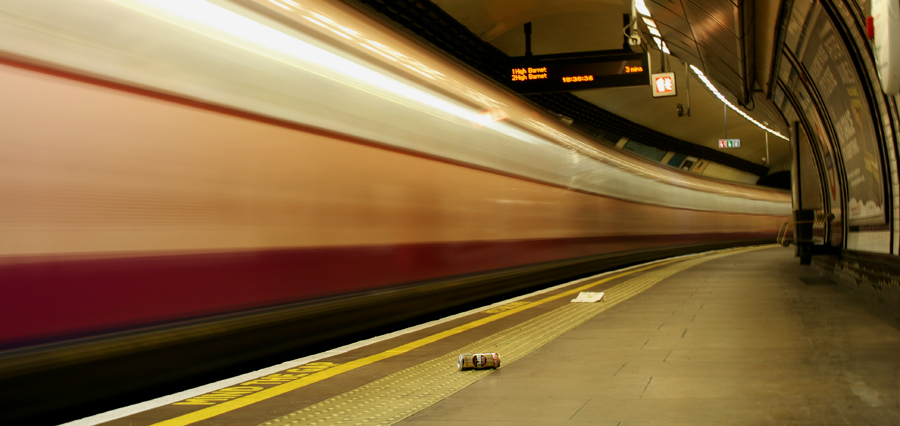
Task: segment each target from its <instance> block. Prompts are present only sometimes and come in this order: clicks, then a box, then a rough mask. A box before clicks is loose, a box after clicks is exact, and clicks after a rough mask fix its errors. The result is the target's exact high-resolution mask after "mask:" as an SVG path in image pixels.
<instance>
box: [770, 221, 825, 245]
mask: <svg viewBox="0 0 900 426" xmlns="http://www.w3.org/2000/svg"><path fill="white" fill-rule="evenodd" d="M832 220H834V213H828V214H825V213H819V214H818V215H816V218H815V219H814V220H790V221H787V222H784V223H782V224H781V229H779V230H778V237H777V238H776V241H777V242H778V244H779V245H781V246H782V247H787V246H789V245H791V243H793V242H794V240H793V236H792V238H791V240H790V241H788V242H787V243H785V239H787V230H788V227H789V226H791V225H801V224H807V223H811V224H813V226H815V225H823V226H824V225H827V224H829V223H831V221H832Z"/></svg>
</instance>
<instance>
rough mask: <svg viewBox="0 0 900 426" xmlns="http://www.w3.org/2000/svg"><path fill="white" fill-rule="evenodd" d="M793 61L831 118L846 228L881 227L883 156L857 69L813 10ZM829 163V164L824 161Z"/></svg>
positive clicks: (834, 33) (824, 19)
mask: <svg viewBox="0 0 900 426" xmlns="http://www.w3.org/2000/svg"><path fill="white" fill-rule="evenodd" d="M810 20H811V22H810V25H809V27H808V28H809V31H808V34H806V40H804V43H802V46H801V48H800V51H799V52H797V57H798V58H800V60H801V62H802V63H803V66H804V67H805V68H806V70H807V72H808V73H809V75H810V77H811V78H812V82H813V84H814V86H815V87H816V90H817V91H818V93H819V96H821V98H822V101H823V103H824V106H825V110H826V111H825V112H826V113H827V115H828V116H829V117H830V118H831V122H832V123H833V125H834V131H835V134H836V135H837V142H838V145H840V151H841V157H842V161H843V165H844V171H845V172H846V178H847V198H848V203H847V210H846V212H845V214H846V219H847V221H848V222H849V224H850V225H878V224H883V223H885V215H884V184H883V174H882V170H881V154H880V150H879V147H878V140H877V139H876V133H875V126H874V123H873V122H872V118H871V117H872V116H871V113H870V111H869V107H868V104H867V102H866V99H865V93H864V92H863V86H862V84H861V83H860V79H859V76H858V75H857V73H856V69H855V68H854V67H853V62H852V61H851V59H850V55H849V52H848V51H847V48H846V46H844V43H843V41H842V40H841V38H840V35H839V34H838V33H837V31H836V30H835V28H834V25H833V24H832V23H831V20H830V19H829V18H828V15H827V14H826V13H824V11H823V10H822V6H820V5H816V6H815V9H814V10H813V12H812V15H811V17H810ZM826 160H828V159H826Z"/></svg>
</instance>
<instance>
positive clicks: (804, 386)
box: [71, 246, 900, 426]
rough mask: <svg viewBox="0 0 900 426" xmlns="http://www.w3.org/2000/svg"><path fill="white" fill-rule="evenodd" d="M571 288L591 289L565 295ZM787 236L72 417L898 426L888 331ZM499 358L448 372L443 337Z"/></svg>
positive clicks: (118, 421) (897, 359) (899, 361)
mask: <svg viewBox="0 0 900 426" xmlns="http://www.w3.org/2000/svg"><path fill="white" fill-rule="evenodd" d="M580 292H604V298H603V300H601V301H598V302H594V303H573V302H572V300H573V299H575V298H576V297H577V296H578V294H579V293H580ZM886 318H887V317H886V316H884V315H881V314H880V313H879V312H877V311H875V310H874V309H873V308H872V307H871V306H870V305H869V304H868V303H867V302H865V301H862V300H860V299H857V298H855V297H854V296H851V295H850V294H848V293H846V292H845V291H844V290H842V289H841V288H840V287H838V286H837V285H834V284H832V283H830V282H828V281H826V280H825V279H824V278H820V277H818V276H817V275H816V274H815V273H814V272H813V271H811V270H810V269H809V267H808V266H801V265H800V264H799V261H798V260H797V259H796V258H794V256H793V251H792V250H791V249H785V248H781V247H772V246H767V247H751V248H740V249H730V250H723V251H716V252H708V253H703V254H699V255H693V256H686V257H680V258H675V259H668V260H665V261H660V262H655V263H651V264H646V265H640V266H636V267H632V268H629V269H624V270H621V271H615V272H610V273H606V274H603V275H600V276H596V277H591V278H588V279H583V280H579V281H576V282H573V283H569V284H566V285H563V286H558V287H554V288H553V289H549V290H546V291H544V292H541V293H536V294H531V295H527V296H525V297H522V298H518V299H515V300H511V301H507V302H506V303H503V304H498V305H496V306H491V307H488V308H485V309H482V310H477V311H473V312H469V313H466V314H461V315H458V316H456V317H452V318H449V319H447V320H445V321H440V322H435V323H431V324H426V325H423V326H421V327H417V328H414V329H411V330H408V331H407V332H405V333H398V334H397V335H394V336H386V337H385V338H383V339H376V340H375V341H372V342H362V343H360V344H358V345H352V346H351V347H347V348H343V349H341V350H336V351H333V352H330V353H325V354H321V355H319V356H317V357H311V358H308V359H303V360H297V361H296V362H293V363H286V364H283V365H279V366H275V367H272V368H271V369H268V370H264V371H260V372H256V373H251V374H248V375H245V376H241V377H237V378H234V379H231V380H228V381H223V382H219V383H216V384H211V385H209V386H207V387H204V388H201V389H195V390H191V391H186V392H184V393H180V394H177V395H172V396H170V397H167V398H162V399H160V400H155V401H150V402H148V403H146V404H143V405H141V406H136V407H127V408H124V409H122V410H117V411H116V412H111V413H107V414H103V415H100V416H95V417H94V418H88V419H84V420H81V421H76V422H73V423H71V424H72V425H75V424H79V425H87V424H105V425H115V426H120V425H122V426H124V425H132V426H138V425H140V426H143V425H166V426H174V425H198V426H209V425H223V426H224V425H389V424H399V425H408V426H464V425H483V426H499V425H510V424H522V425H581V424H583V425H609V426H613V425H622V426H625V425H653V424H658V425H693V426H699V425H773V424H779V425H863V424H865V425H897V424H900V330H898V327H897V324H894V323H892V322H890V321H889V320H888V319H886ZM473 352H474V353H480V352H496V353H498V354H499V355H500V360H501V364H500V368H498V369H496V370H494V369H488V370H467V371H458V369H457V355H458V354H460V353H473Z"/></svg>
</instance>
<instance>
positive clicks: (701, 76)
mask: <svg viewBox="0 0 900 426" xmlns="http://www.w3.org/2000/svg"><path fill="white" fill-rule="evenodd" d="M691 70H693V71H694V74H697V78H699V79H700V81H702V82H703V84H705V85H706V87H707V88H709V90H710V91H712V93H713V95H716V97H717V98H719V100H721V101H722V102H724V103H725V105H728V107H729V108H731V109H732V110H733V111H734V112H736V113H738V114H740V115H741V116H742V117H744V118H746V119H747V120H748V121H750V122H751V123H753V124H755V125H757V126H759V127H760V128H761V129H763V130H765V131H767V132H769V133H771V134H773V135H775V136H778V137H779V138H781V139H784V140H786V141H789V140H790V139H788V138H786V137H784V135H782V134H781V133H778V132H776V131H774V130H772V129H770V128H768V127H766V126H765V125H764V124H762V123H760V122H759V121H756V120H754V119H753V117H750V116H749V115H747V113H745V112H744V111H741V110H740V109H738V108H737V107H736V106H734V105H733V104H732V103H731V102H728V99H725V96H724V95H722V94H721V93H719V91H718V90H717V89H716V86H714V85H713V84H712V82H711V81H710V80H709V79H708V78H706V75H705V74H703V71H700V69H699V68H697V67H695V66H693V65H691Z"/></svg>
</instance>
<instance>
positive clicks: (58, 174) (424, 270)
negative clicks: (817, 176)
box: [0, 0, 791, 418]
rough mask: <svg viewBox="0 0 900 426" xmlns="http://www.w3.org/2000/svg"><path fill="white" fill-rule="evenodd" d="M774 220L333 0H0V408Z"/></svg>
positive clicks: (755, 198) (747, 191) (307, 338)
mask: <svg viewBox="0 0 900 426" xmlns="http://www.w3.org/2000/svg"><path fill="white" fill-rule="evenodd" d="M790 213H791V206H790V197H789V195H788V194H786V193H783V192H777V191H768V190H763V189H759V188H752V187H747V186H739V185H734V184H729V183H724V182H719V181H714V180H710V179H706V178H702V177H699V176H695V175H691V174H688V173H683V172H680V171H677V170H672V169H668V168H665V167H662V166H660V165H657V164H653V163H650V162H646V161H644V160H642V159H639V158H637V157H632V156H630V155H628V154H623V153H622V152H620V151H617V150H616V149H614V148H613V147H611V146H607V145H604V144H602V143H600V142H597V141H595V140H592V139H591V138H590V137H588V136H586V135H584V134H582V133H580V132H579V131H577V130H574V129H572V128H570V127H568V126H566V125H565V124H564V123H561V122H560V121H559V120H558V119H557V118H556V117H554V116H552V115H550V114H547V113H545V112H543V111H541V110H539V109H538V108H536V107H535V106H533V105H532V104H530V103H528V102H527V101H524V100H522V99H520V98H518V97H516V96H514V95H512V94H511V92H510V91H508V90H507V89H505V88H503V87H500V86H498V85H496V84H494V83H492V82H489V81H487V80H486V79H484V78H481V77H479V76H478V75H477V73H474V72H472V71H471V70H468V69H466V68H465V67H464V66H461V65H460V64H458V63H456V62H454V61H453V60H451V59H448V58H446V57H445V56H443V55H441V54H440V53H438V52H436V51H435V50H433V49H431V48H430V47H427V46H423V45H422V44H421V43H419V42H416V41H413V40H410V39H407V38H405V37H403V36H399V35H397V34H396V32H395V31H394V30H392V29H390V28H388V27H387V26H385V25H384V24H382V23H379V22H376V21H374V20H372V19H371V18H369V17H367V16H365V15H364V14H362V13H360V12H358V11H357V10H355V9H354V8H352V7H350V6H348V5H346V4H343V3H340V2H335V1H326V0H313V1H302V2H301V1H300V0H296V1H292V0H233V1H226V0H206V1H203V0H66V1H64V2H60V1H56V0H4V1H2V2H0V285H2V287H0V288H2V290H0V291H2V294H0V324H2V325H0V349H2V350H3V351H2V352H0V392H2V393H3V395H0V396H2V398H4V400H5V401H6V402H7V403H10V402H11V401H13V402H14V401H18V402H17V403H16V405H18V406H20V407H21V409H19V411H15V410H14V411H15V412H13V411H10V412H7V414H10V413H12V415H20V416H27V415H31V414H34V413H35V412H38V411H40V410H52V409H56V408H59V407H57V406H55V405H53V404H52V403H50V402H48V400H49V398H48V397H47V395H48V393H47V392H50V393H51V394H52V390H48V389H51V388H52V387H53V386H55V384H59V383H63V382H64V381H65V380H78V381H80V383H82V384H83V385H82V386H81V387H80V389H85V388H86V387H87V385H84V384H85V383H93V385H91V387H93V388H95V389H99V390H98V391H97V392H95V393H99V394H100V395H92V396H86V395H85V396H81V395H71V394H66V395H58V397H59V398H58V399H59V400H60V401H62V402H59V403H57V405H59V406H72V405H74V404H78V403H84V402H86V401H89V399H90V398H97V397H102V396H103V395H102V394H104V393H106V394H109V395H112V394H115V393H123V392H130V391H133V390H134V389H133V386H136V385H132V384H131V382H135V383H136V382H139V381H140V380H143V381H144V382H143V385H142V386H149V385H153V384H154V383H157V382H162V381H164V380H168V379H173V378H179V377H183V376H185V375H190V374H198V372H199V373H202V372H204V371H206V370H210V369H215V368H217V367H220V366H221V365H225V363H227V362H231V361H241V360H245V359H250V358H252V357H259V356H265V355H270V354H275V353H278V352H279V351H284V350H288V349H289V348H293V347H296V346H297V345H302V344H307V343H310V342H317V341H322V340H323V339H329V338H334V337H335V336H339V335H341V334H342V333H346V332H348V331H354V330H360V329H373V328H375V327H379V326H382V325H384V324H387V323H390V322H397V321H401V320H405V319H409V318H412V317H414V316H416V315H421V314H423V313H427V312H438V311H441V310H446V309H449V308H452V307H454V306H464V305H465V304H470V303H474V302H475V301H476V300H478V299H479V298H481V297H490V296H495V295H500V294H504V293H506V292H509V291H514V290H517V289H524V288H530V287H533V286H536V285H542V284H546V283H549V282H555V281H559V280H562V279H569V278H573V277H576V276H583V275H585V274H587V273H591V272H596V271H599V270H601V269H603V268H609V267H611V266H616V265H622V264H627V263H634V262H637V261H641V260H648V259H653V258H659V257H662V256H667V255H672V254H677V253H685V252H690V251H698V250H702V249H706V248H712V247H724V246H730V245H738V244H747V243H754V242H759V241H773V239H774V236H775V233H776V231H777V228H778V226H779V225H780V223H781V222H783V221H784V220H786V218H787V217H788V216H789V215H790ZM160 360H165V361H164V362H160ZM211 360H214V361H211ZM201 361H202V362H201ZM218 364H221V365H218ZM137 366H139V368H135V367H137ZM138 370H140V371H138ZM188 371H189V372H188ZM126 372H127V373H126ZM123 375H124V376H123ZM107 376H108V377H107ZM138 379H140V380H138ZM35 381H36V382H39V383H44V384H46V386H45V387H44V389H43V391H44V393H43V394H41V395H36V394H29V392H28V391H23V390H22V389H21V387H19V388H16V386H13V385H12V384H14V383H18V384H19V385H21V384H22V383H24V382H32V383H33V382H35ZM125 382H129V383H127V384H126V383H125ZM129 386H132V387H129ZM12 389H15V391H13V390H12ZM60 392H61V391H60ZM68 392H69V393H72V389H71V388H69V389H68ZM76 393H77V392H76ZM34 398H39V399H41V400H42V401H43V402H42V404H44V405H40V404H38V405H37V406H35V404H29V402H31V400H32V399H34ZM79 398H81V399H79ZM9 406H11V407H12V406H15V405H13V404H12V403H10V404H9ZM36 410H37V411H36ZM10 418H12V417H10Z"/></svg>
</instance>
